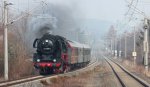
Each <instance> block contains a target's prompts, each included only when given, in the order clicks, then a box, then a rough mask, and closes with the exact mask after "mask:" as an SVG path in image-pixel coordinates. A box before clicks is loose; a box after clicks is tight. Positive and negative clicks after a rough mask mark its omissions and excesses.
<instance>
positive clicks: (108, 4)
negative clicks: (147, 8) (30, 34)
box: [9, 0, 127, 22]
mask: <svg viewBox="0 0 150 87" xmlns="http://www.w3.org/2000/svg"><path fill="white" fill-rule="evenodd" d="M28 1H29V2H30V4H29V8H30V9H31V8H33V7H34V6H35V5H38V4H39V3H38V2H40V0H9V2H12V3H14V6H13V7H15V8H16V9H18V10H20V11H24V10H25V9H27V8H28ZM41 1H42V0H41ZM45 1H46V2H51V3H55V4H58V3H63V4H67V5H73V3H76V4H77V6H78V7H79V8H80V10H81V11H82V12H83V13H84V15H85V17H86V18H88V19H98V20H107V21H113V22H114V21H116V20H120V19H122V18H123V17H124V14H125V12H126V11H127V4H126V3H125V1H124V0H45ZM79 14H80V13H79Z"/></svg>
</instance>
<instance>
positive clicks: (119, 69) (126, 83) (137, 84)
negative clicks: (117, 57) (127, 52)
mask: <svg viewBox="0 0 150 87" xmlns="http://www.w3.org/2000/svg"><path fill="white" fill-rule="evenodd" d="M105 60H106V62H107V63H108V64H109V65H110V67H111V68H112V70H113V72H114V74H115V75H116V77H117V78H118V80H119V82H120V84H121V85H122V87H150V84H149V83H147V82H146V81H144V80H142V79H141V78H139V77H137V76H136V75H134V74H132V73H130V72H129V71H128V70H126V69H125V68H124V67H123V66H121V65H120V64H118V63H116V62H115V61H113V60H111V59H109V58H106V57H105Z"/></svg>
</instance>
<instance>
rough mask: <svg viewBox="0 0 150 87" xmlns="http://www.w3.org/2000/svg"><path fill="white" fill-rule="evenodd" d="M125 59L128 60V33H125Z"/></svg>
mask: <svg viewBox="0 0 150 87" xmlns="http://www.w3.org/2000/svg"><path fill="white" fill-rule="evenodd" d="M124 53H125V54H124V57H125V58H127V36H126V32H125V51H124Z"/></svg>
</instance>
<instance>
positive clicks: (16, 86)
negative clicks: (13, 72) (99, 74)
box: [0, 59, 98, 87]
mask: <svg viewBox="0 0 150 87" xmlns="http://www.w3.org/2000/svg"><path fill="white" fill-rule="evenodd" d="M97 61H98V59H96V60H95V61H93V62H91V63H90V64H89V65H87V67H84V68H80V69H77V70H74V71H70V72H67V73H63V74H57V75H56V74H54V75H49V76H35V77H29V78H24V79H19V80H15V81H6V82H1V83H0V87H11V86H13V87H20V86H21V84H23V87H26V86H25V85H24V84H26V83H32V82H34V81H35V82H36V81H39V82H40V81H42V80H47V79H52V78H57V77H58V76H63V75H65V76H66V75H68V74H73V73H77V72H81V71H84V70H86V69H88V68H89V67H93V66H95V65H97V64H98V62H97Z"/></svg>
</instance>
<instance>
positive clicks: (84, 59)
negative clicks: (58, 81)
mask: <svg viewBox="0 0 150 87" xmlns="http://www.w3.org/2000/svg"><path fill="white" fill-rule="evenodd" d="M33 48H35V49H36V52H35V53H34V54H33V64H34V67H35V68H36V69H38V70H39V73H40V74H41V75H43V74H52V73H63V72H68V71H70V70H71V69H75V68H80V67H84V66H86V65H87V64H88V63H89V62H90V57H91V55H90V51H91V49H90V47H89V46H88V45H85V44H80V43H77V42H73V41H69V40H67V39H65V38H64V37H61V36H58V35H52V34H49V33H47V34H44V35H43V36H42V37H41V38H39V39H35V40H34V43H33Z"/></svg>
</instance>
